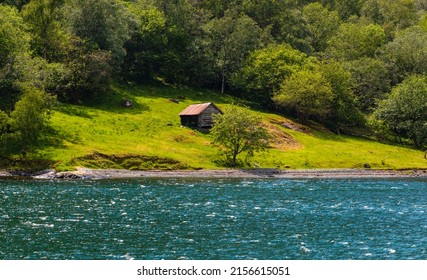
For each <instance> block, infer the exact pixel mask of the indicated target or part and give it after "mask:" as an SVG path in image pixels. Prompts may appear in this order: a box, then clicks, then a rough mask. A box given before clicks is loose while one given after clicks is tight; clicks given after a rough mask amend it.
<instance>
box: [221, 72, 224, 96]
mask: <svg viewBox="0 0 427 280" xmlns="http://www.w3.org/2000/svg"><path fill="white" fill-rule="evenodd" d="M224 88H225V75H224V74H222V82H221V93H224Z"/></svg>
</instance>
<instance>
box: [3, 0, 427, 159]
mask: <svg viewBox="0 0 427 280" xmlns="http://www.w3.org/2000/svg"><path fill="white" fill-rule="evenodd" d="M0 3H1V4H0V152H1V153H2V154H3V155H11V154H19V153H23V152H25V151H31V150H32V149H34V148H36V147H37V145H38V143H40V142H41V141H44V140H43V136H44V134H45V133H48V131H49V129H50V128H49V117H50V113H51V111H52V109H53V108H54V107H55V106H58V104H85V103H88V102H93V101H94V100H102V97H103V96H105V95H108V94H111V86H112V85H117V84H119V85H129V84H130V85H139V84H143V85H144V84H156V83H161V84H167V85H174V86H179V87H189V88H199V89H209V90H215V91H218V92H221V93H224V94H225V93H226V94H229V95H234V96H236V97H238V98H240V99H243V100H247V101H249V102H252V104H256V106H258V108H260V109H263V110H266V111H270V112H276V113H280V114H282V115H285V116H291V117H295V118H298V119H299V120H300V121H301V122H303V123H308V122H310V121H315V122H317V123H321V124H322V125H324V126H325V127H327V128H329V129H330V130H332V131H334V132H335V133H337V134H339V133H352V134H354V133H359V134H363V135H366V134H369V136H370V137H376V138H377V139H378V140H381V141H394V142H396V143H400V144H405V145H413V146H414V147H416V148H418V149H425V148H426V147H427V13H426V10H427V2H426V1H425V0H323V1H309V0H228V1H226V0H174V1H172V0H134V1H124V0H123V1H121V0H32V1H25V0H5V1H0Z"/></svg>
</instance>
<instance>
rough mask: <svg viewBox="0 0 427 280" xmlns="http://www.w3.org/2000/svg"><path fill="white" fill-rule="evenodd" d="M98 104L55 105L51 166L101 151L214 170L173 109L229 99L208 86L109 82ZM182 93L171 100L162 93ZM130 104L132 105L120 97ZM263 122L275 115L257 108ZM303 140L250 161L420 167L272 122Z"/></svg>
mask: <svg viewBox="0 0 427 280" xmlns="http://www.w3.org/2000/svg"><path fill="white" fill-rule="evenodd" d="M115 91H116V93H117V94H116V95H111V96H110V97H108V98H107V100H104V101H103V102H102V104H101V105H96V104H95V105H93V106H71V105H62V106H61V107H60V108H59V109H58V110H57V111H56V112H55V114H54V115H53V118H52V123H53V127H54V128H55V130H56V131H57V137H58V140H60V141H58V142H59V143H61V144H59V145H57V146H55V147H50V148H47V149H45V150H43V151H42V155H43V156H44V157H47V158H50V159H53V160H55V161H59V162H60V163H59V164H58V166H57V168H58V169H69V168H70V167H72V166H73V165H78V164H81V161H73V160H75V159H76V158H78V157H81V156H85V155H88V154H91V153H93V152H100V153H104V154H120V155H124V154H137V155H145V156H159V157H164V158H171V159H174V160H177V161H180V162H181V163H183V164H186V165H188V166H191V167H193V168H207V169H212V168H221V167H220V166H218V165H217V164H216V163H215V160H216V159H218V155H217V150H216V149H215V148H214V147H212V145H211V140H210V136H209V134H203V133H200V132H197V131H195V130H191V129H189V128H184V127H181V126H180V120H179V116H178V113H179V112H180V111H181V110H183V109H184V108H186V107H187V106H188V105H190V104H193V103H201V102H210V101H213V102H215V104H217V105H218V106H219V107H222V106H227V104H229V103H233V102H235V100H234V99H232V98H230V97H227V96H221V95H219V94H216V93H213V92H207V91H193V90H180V89H174V88H172V87H150V86H146V87H129V88H128V87H124V86H116V88H115ZM178 96H185V97H186V99H185V100H183V101H182V102H180V103H179V104H176V103H174V102H171V101H169V98H177V97H178ZM124 98H128V99H130V100H132V101H133V104H134V106H133V108H131V109H127V108H124V107H122V106H121V105H120V100H122V99H124ZM262 116H263V117H264V119H265V120H269V119H271V118H274V119H279V120H280V118H281V117H280V116H277V115H272V114H266V113H262ZM275 127H276V128H277V129H279V130H283V131H284V132H286V133H288V134H290V135H292V136H293V137H294V138H295V139H297V140H298V141H299V142H300V143H301V144H302V145H301V146H300V147H299V148H294V149H289V150H283V149H282V150H278V149H271V150H270V151H269V152H268V153H264V154H259V155H256V157H255V158H254V159H253V162H254V163H255V165H257V166H259V167H264V168H271V167H281V168H283V167H284V166H285V165H289V166H291V167H292V168H361V167H363V164H364V163H369V164H370V165H371V166H372V167H373V168H427V160H425V159H424V157H423V153H422V152H420V151H416V150H412V149H408V148H402V147H397V146H390V145H384V144H380V143H376V142H372V141H367V140H364V139H358V138H353V137H347V136H337V135H335V134H332V133H328V132H320V131H313V133H312V134H311V135H308V134H304V133H301V132H296V131H293V130H290V129H286V128H283V127H280V126H278V125H275Z"/></svg>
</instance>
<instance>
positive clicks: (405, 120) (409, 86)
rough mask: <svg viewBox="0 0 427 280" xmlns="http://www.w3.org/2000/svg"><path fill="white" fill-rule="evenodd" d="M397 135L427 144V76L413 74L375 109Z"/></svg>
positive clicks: (379, 117)
mask: <svg viewBox="0 0 427 280" xmlns="http://www.w3.org/2000/svg"><path fill="white" fill-rule="evenodd" d="M374 115H375V116H376V118H377V119H379V120H381V121H382V122H383V123H384V125H385V126H386V127H387V128H388V129H389V130H390V131H391V132H392V133H394V134H396V135H398V136H400V137H404V138H408V139H410V140H411V141H412V142H413V144H414V145H415V146H416V147H418V148H425V147H426V146H427V77H426V76H417V75H415V76H410V77H408V78H407V79H405V80H404V81H403V82H402V83H401V84H399V85H397V86H396V87H395V88H393V90H392V92H391V94H390V96H389V97H388V98H387V99H385V100H384V101H382V102H381V103H380V104H379V106H378V109H377V110H376V111H375V112H374Z"/></svg>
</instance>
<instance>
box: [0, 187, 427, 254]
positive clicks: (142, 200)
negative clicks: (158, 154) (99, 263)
mask: <svg viewBox="0 0 427 280" xmlns="http://www.w3.org/2000/svg"><path fill="white" fill-rule="evenodd" d="M0 239H1V242H0V259H17V260H19V259H80V260H87V259H236V260H237V259H238V260H240V259H244V260H247V259H297V260H302V259H316V260H319V259H382V260H388V259H427V180H426V179H415V180H414V179H371V180H368V179H299V180H297V179H295V180H289V179H271V180H270V179H269V180H265V179H262V180H261V179H233V180H232V179H138V180H136V179H134V180H99V181H37V180H0Z"/></svg>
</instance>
